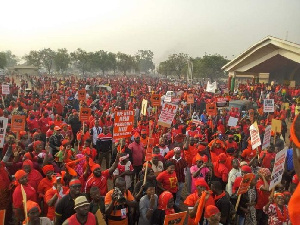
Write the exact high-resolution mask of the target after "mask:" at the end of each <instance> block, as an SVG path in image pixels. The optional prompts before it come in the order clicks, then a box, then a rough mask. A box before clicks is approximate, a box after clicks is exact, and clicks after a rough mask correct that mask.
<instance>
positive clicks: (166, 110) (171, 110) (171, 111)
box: [157, 103, 178, 127]
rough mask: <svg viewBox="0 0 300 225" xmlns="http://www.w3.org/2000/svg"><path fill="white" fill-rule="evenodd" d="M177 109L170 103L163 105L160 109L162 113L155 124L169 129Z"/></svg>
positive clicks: (176, 106)
mask: <svg viewBox="0 0 300 225" xmlns="http://www.w3.org/2000/svg"><path fill="white" fill-rule="evenodd" d="M177 109H178V105H175V104H172V103H165V105H164V107H163V108H162V111H161V113H160V115H159V119H158V123H157V124H158V125H161V126H163V127H171V124H172V122H173V119H174V117H175V115H176V112H177Z"/></svg>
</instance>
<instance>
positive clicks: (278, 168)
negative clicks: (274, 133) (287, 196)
mask: <svg viewBox="0 0 300 225" xmlns="http://www.w3.org/2000/svg"><path fill="white" fill-rule="evenodd" d="M286 154H287V148H285V149H283V150H281V151H280V152H278V153H277V154H276V156H275V163H274V167H273V170H272V174H271V182H270V186H269V190H270V191H271V190H272V189H273V188H274V187H275V186H276V185H277V184H279V183H280V182H281V179H282V175H283V172H284V163H285V159H286Z"/></svg>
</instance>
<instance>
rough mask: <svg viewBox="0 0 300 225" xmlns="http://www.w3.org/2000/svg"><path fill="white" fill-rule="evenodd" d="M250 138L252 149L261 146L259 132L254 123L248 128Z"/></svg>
mask: <svg viewBox="0 0 300 225" xmlns="http://www.w3.org/2000/svg"><path fill="white" fill-rule="evenodd" d="M250 137H251V145H252V149H256V148H257V147H258V146H260V145H261V141H260V136H259V130H258V127H257V123H256V122H255V123H253V124H252V125H251V126H250Z"/></svg>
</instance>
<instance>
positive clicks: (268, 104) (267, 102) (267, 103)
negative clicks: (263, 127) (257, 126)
mask: <svg viewBox="0 0 300 225" xmlns="http://www.w3.org/2000/svg"><path fill="white" fill-rule="evenodd" d="M274 109H275V104H274V99H264V112H274Z"/></svg>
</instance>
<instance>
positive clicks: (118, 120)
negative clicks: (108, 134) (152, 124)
mask: <svg viewBox="0 0 300 225" xmlns="http://www.w3.org/2000/svg"><path fill="white" fill-rule="evenodd" d="M133 121H134V111H133V110H120V111H116V112H115V123H114V135H113V136H114V139H120V138H126V137H131V131H132V129H133Z"/></svg>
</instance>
